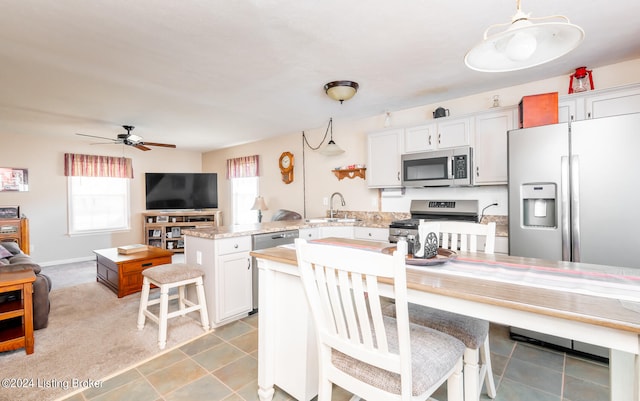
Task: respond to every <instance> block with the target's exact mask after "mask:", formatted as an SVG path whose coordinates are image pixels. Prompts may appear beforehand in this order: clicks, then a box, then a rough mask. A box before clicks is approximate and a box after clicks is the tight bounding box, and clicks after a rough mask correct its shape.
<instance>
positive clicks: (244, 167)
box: [227, 155, 260, 224]
mask: <svg viewBox="0 0 640 401" xmlns="http://www.w3.org/2000/svg"><path fill="white" fill-rule="evenodd" d="M259 166H260V157H259V156H258V155H253V156H244V157H236V158H235V159H228V160H227V179H229V182H230V187H231V188H230V189H231V192H230V193H231V215H232V220H233V224H253V223H256V222H257V221H258V211H257V210H251V207H253V202H254V201H255V199H256V196H258V176H259V175H260V169H259Z"/></svg>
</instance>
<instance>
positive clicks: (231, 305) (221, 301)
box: [182, 218, 389, 328]
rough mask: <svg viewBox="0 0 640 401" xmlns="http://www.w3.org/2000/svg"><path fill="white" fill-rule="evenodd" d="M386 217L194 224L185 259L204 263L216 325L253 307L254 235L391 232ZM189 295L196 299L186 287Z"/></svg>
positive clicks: (186, 232) (385, 234)
mask: <svg viewBox="0 0 640 401" xmlns="http://www.w3.org/2000/svg"><path fill="white" fill-rule="evenodd" d="M388 226H389V221H386V220H384V219H336V220H335V221H327V219H323V218H318V219H311V220H285V221H274V222H265V223H257V224H246V225H230V226H219V227H206V228H193V229H185V230H182V234H184V244H185V247H184V250H185V252H184V255H185V262H186V263H189V264H194V265H198V266H201V267H202V269H203V270H204V272H205V275H204V290H205V297H206V300H207V311H208V313H209V322H210V323H211V327H212V328H216V327H220V326H223V325H225V324H228V323H231V322H233V321H235V320H238V319H241V318H243V317H245V316H247V314H248V313H250V312H251V311H252V310H253V309H254V302H253V293H254V288H253V287H254V285H253V269H257V266H253V263H252V258H251V256H250V255H249V252H250V251H251V250H252V236H254V235H263V234H269V233H273V234H274V235H277V233H282V232H287V231H291V230H296V231H297V230H299V231H300V236H304V237H305V238H319V237H325V236H344V237H348V238H352V237H354V236H355V237H358V236H360V237H370V236H372V237H377V238H382V239H386V238H387V237H388ZM187 297H188V298H189V299H192V300H194V301H195V293H193V291H190V290H189V289H188V292H187Z"/></svg>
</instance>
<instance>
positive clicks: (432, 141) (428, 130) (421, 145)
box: [404, 123, 438, 153]
mask: <svg viewBox="0 0 640 401" xmlns="http://www.w3.org/2000/svg"><path fill="white" fill-rule="evenodd" d="M437 141H438V125H437V124H436V123H432V124H426V125H419V126H417V127H411V128H407V129H406V130H405V131H404V153H416V152H424V151H426V150H435V149H437V144H438V142H437Z"/></svg>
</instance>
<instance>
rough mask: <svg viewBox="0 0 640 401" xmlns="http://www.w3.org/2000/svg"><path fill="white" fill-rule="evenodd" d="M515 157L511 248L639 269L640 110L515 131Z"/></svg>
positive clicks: (567, 343)
mask: <svg viewBox="0 0 640 401" xmlns="http://www.w3.org/2000/svg"><path fill="white" fill-rule="evenodd" d="M508 163H509V254H510V255H516V256H527V257H536V258H543V259H551V260H567V261H575V262H586V263H596V264H606V265H614V266H628V267H636V268H640V235H639V234H638V231H637V230H638V228H639V227H640V190H639V189H638V187H639V186H640V113H636V114H626V115H621V116H615V117H606V118H599V119H591V120H584V121H577V122H572V123H571V124H567V123H563V124H554V125H546V126H541V127H534V128H526V129H519V130H513V131H509V133H508ZM512 333H514V334H520V335H524V336H526V337H530V338H533V339H539V340H542V341H545V342H548V343H551V344H554V345H560V346H562V347H565V348H570V349H575V350H578V351H583V352H588V353H595V354H596V355H600V356H606V355H608V353H607V352H606V350H595V349H592V348H591V347H583V344H579V343H576V342H573V341H571V340H570V339H559V338H557V337H546V336H544V338H540V337H541V336H539V335H537V333H532V332H528V331H522V330H519V329H517V330H516V329H512ZM585 348H586V349H585Z"/></svg>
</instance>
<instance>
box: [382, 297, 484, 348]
mask: <svg viewBox="0 0 640 401" xmlns="http://www.w3.org/2000/svg"><path fill="white" fill-rule="evenodd" d="M382 313H384V314H385V315H387V316H391V317H395V314H396V308H395V305H393V304H391V305H388V306H386V307H385V308H384V309H383V312H382ZM409 321H410V322H411V323H415V324H418V325H420V326H425V327H429V328H432V329H434V330H438V331H441V332H443V333H447V334H449V335H450V336H453V337H455V338H457V339H459V340H460V341H462V342H463V343H464V345H465V346H466V347H467V348H471V349H479V348H480V347H481V346H482V344H483V343H484V340H485V338H487V335H488V334H489V322H488V321H486V320H482V319H476V318H473V317H469V316H464V315H459V314H457V313H452V312H447V311H443V310H440V309H435V308H429V307H426V306H422V305H416V304H409Z"/></svg>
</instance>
